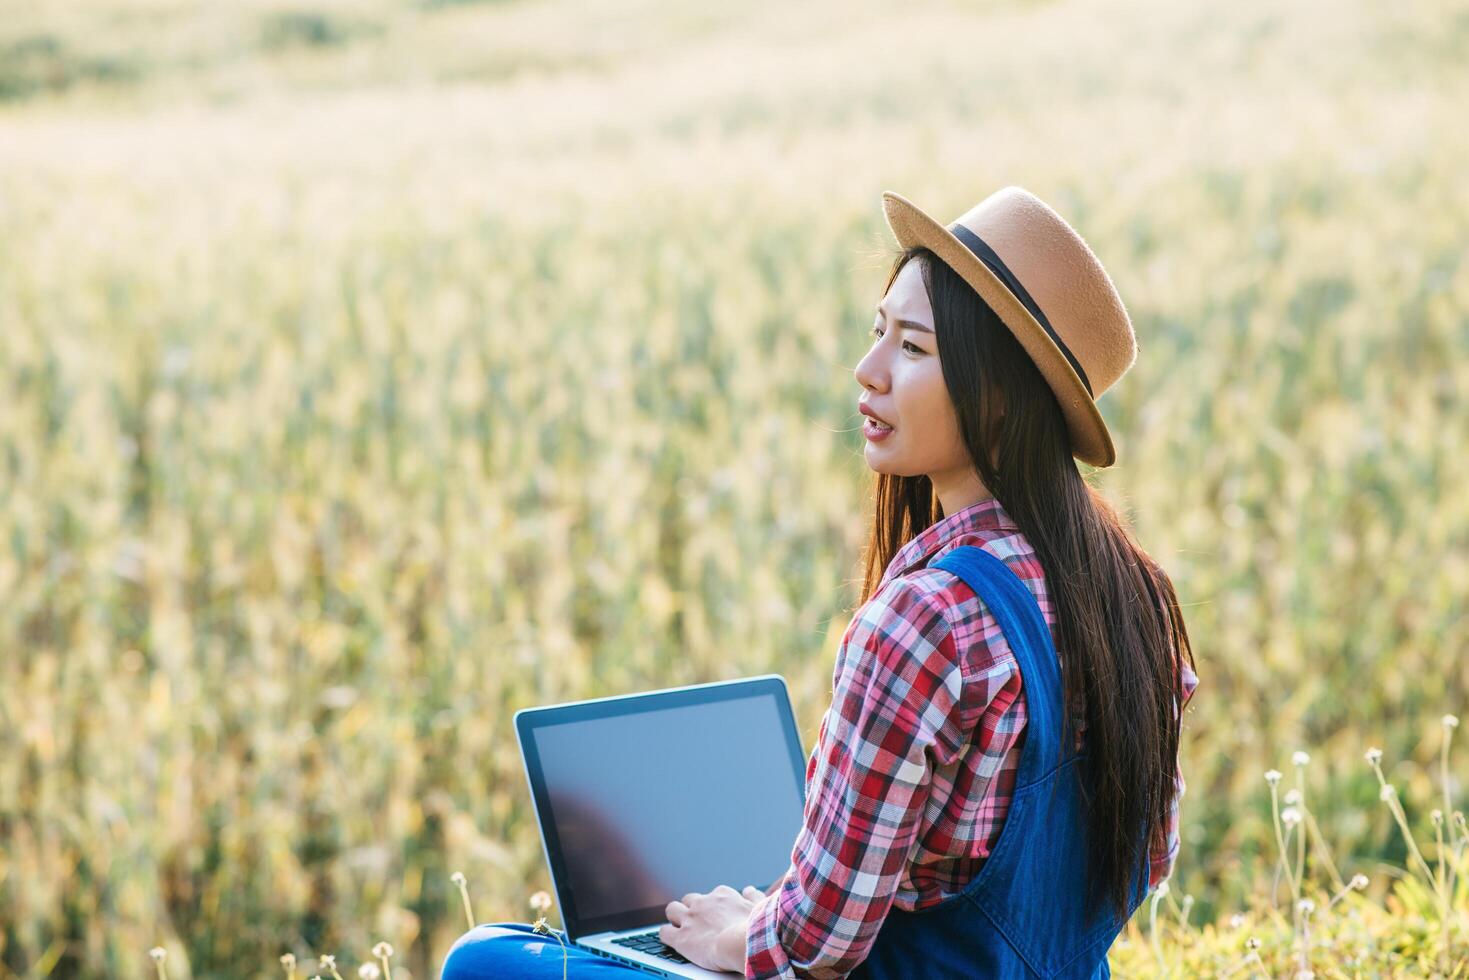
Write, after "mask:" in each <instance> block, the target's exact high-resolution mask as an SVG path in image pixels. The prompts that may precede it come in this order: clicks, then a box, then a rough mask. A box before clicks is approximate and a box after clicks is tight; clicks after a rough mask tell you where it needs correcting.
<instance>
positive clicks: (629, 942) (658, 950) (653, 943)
mask: <svg viewBox="0 0 1469 980" xmlns="http://www.w3.org/2000/svg"><path fill="white" fill-rule="evenodd" d="M612 941H613V942H614V943H616V944H617V945H618V946H626V947H627V948H628V949H635V950H637V951H638V952H639V953H647V954H649V955H650V956H661V957H662V958H663V959H665V960H671V961H672V962H674V963H687V962H689V961H688V960H687V959H685V958H684V956H683V954H681V953H680V952H679V951H678V950H676V949H674V948H673V947H672V946H668V945H665V944H664V942H663V940H661V939H659V938H658V932H657V930H656V929H655V930H654V931H653V932H640V933H638V934H637V935H636V936H623V937H622V938H621V939H614V940H612Z"/></svg>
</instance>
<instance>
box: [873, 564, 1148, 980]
mask: <svg viewBox="0 0 1469 980" xmlns="http://www.w3.org/2000/svg"><path fill="white" fill-rule="evenodd" d="M930 567H932V568H942V569H944V570H946V571H949V572H952V573H953V574H955V575H957V576H958V577H959V578H961V579H963V580H964V582H965V583H966V584H967V585H968V586H969V587H970V588H971V589H973V590H974V592H975V594H976V595H978V596H979V597H980V598H981V599H983V600H984V603H985V605H986V607H988V609H989V611H990V612H991V613H992V614H993V615H994V617H995V619H996V621H998V623H999V625H1000V628H1001V629H1003V630H1004V632H1005V639H1006V640H1007V641H1008V642H1009V644H1010V649H1011V650H1012V651H1013V652H1014V654H1015V659H1016V661H1017V662H1018V664H1019V666H1020V677H1021V685H1022V689H1023V690H1024V692H1025V710H1026V722H1025V742H1024V747H1023V748H1022V750H1021V753H1020V769H1019V771H1018V773H1017V774H1016V777H1015V792H1014V796H1013V797H1012V798H1011V801H1010V809H1009V811H1008V813H1006V815H1005V823H1004V825H1003V826H1002V827H1001V828H1000V836H999V840H998V841H997V842H996V843H995V847H994V850H993V851H992V852H991V854H990V855H989V857H988V858H986V859H985V862H984V864H983V865H981V866H980V869H979V873H978V874H977V875H975V877H974V879H973V880H972V881H971V882H970V883H969V884H968V885H966V886H965V888H964V890H963V891H962V892H960V893H959V894H957V895H952V896H950V897H949V898H947V899H945V900H944V901H942V902H940V903H939V904H937V905H931V906H929V907H927V908H924V909H919V910H918V911H916V912H905V911H903V910H901V909H897V908H894V909H891V910H890V911H889V912H888V915H887V918H885V919H884V920H883V924H882V927H881V929H879V930H878V934H877V938H876V939H875V940H874V941H873V946H872V949H871V951H870V952H869V953H868V955H867V958H866V959H865V960H864V961H863V962H862V963H861V965H859V966H858V967H857V969H856V970H855V971H853V972H852V974H851V976H852V977H853V978H856V980H898V978H909V977H923V978H925V980H927V978H934V980H940V978H950V977H952V978H959V977H964V978H971V977H1003V978H1010V977H1015V978H1022V977H1023V978H1030V977H1068V978H1069V977H1078V978H1093V977H1109V976H1111V970H1110V968H1109V967H1108V965H1107V950H1108V949H1109V948H1110V947H1111V945H1112V941H1113V940H1114V939H1116V938H1117V934H1118V933H1119V932H1121V931H1122V929H1123V927H1124V926H1125V925H1126V923H1125V922H1120V921H1118V920H1117V919H1116V918H1115V916H1114V914H1113V913H1112V912H1111V911H1110V909H1109V908H1108V907H1107V906H1106V905H1105V904H1103V905H1102V906H1101V908H1100V910H1098V911H1097V912H1096V913H1095V914H1093V915H1090V916H1089V915H1088V914H1087V912H1086V908H1085V905H1086V902H1085V894H1086V893H1085V891H1084V885H1085V884H1086V878H1085V869H1086V864H1087V862H1086V858H1087V827H1086V823H1085V820H1084V814H1085V809H1084V805H1083V800H1082V796H1081V787H1080V782H1079V780H1078V779H1077V763H1078V760H1080V759H1081V754H1080V753H1076V752H1072V751H1071V750H1070V746H1067V747H1066V749H1067V751H1066V753H1065V755H1064V757H1063V756H1062V745H1061V738H1062V731H1061V724H1062V715H1061V712H1062V702H1063V698H1062V686H1061V670H1060V663H1059V660H1058V658H1057V655H1056V648H1055V646H1054V645H1053V644H1052V642H1051V631H1050V628H1049V627H1048V626H1047V625H1046V621H1045V617H1044V616H1043V615H1042V614H1041V610H1040V606H1038V605H1037V604H1036V601H1035V597H1034V596H1032V595H1031V593H1030V590H1029V589H1028V588H1027V587H1026V586H1025V583H1023V582H1022V581H1020V579H1019V578H1017V577H1016V576H1015V574H1014V573H1013V572H1011V571H1010V569H1009V568H1008V567H1007V566H1006V565H1005V563H1004V562H1003V561H1001V560H1000V559H998V558H996V557H995V556H994V555H991V554H990V553H989V552H987V551H982V550H980V549H979V548H975V547H961V548H955V549H954V550H952V551H950V552H949V553H947V554H946V555H944V556H943V557H942V558H940V559H939V560H938V561H936V562H934V563H933V565H931V566H930ZM1147 870H1148V866H1147V862H1146V860H1144V861H1143V862H1142V863H1141V865H1140V867H1139V869H1138V877H1137V880H1136V884H1135V886H1134V891H1133V895H1132V901H1131V903H1130V905H1129V911H1131V910H1135V909H1136V908H1137V906H1138V905H1139V904H1140V903H1141V901H1142V897H1143V895H1144V893H1145V892H1146V890H1147V880H1148V878H1147Z"/></svg>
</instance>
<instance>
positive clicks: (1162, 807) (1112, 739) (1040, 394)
mask: <svg viewBox="0 0 1469 980" xmlns="http://www.w3.org/2000/svg"><path fill="white" fill-rule="evenodd" d="M911 259H918V260H919V261H920V263H921V264H922V269H923V284H924V287H925V289H926V290H927V291H928V295H929V299H930V302H931V303H932V305H933V314H934V332H935V336H936V339H937V341H938V344H939V351H940V363H941V365H942V367H943V372H944V384H945V386H946V387H947V388H948V390H949V397H950V399H951V400H952V401H953V403H954V409H955V413H956V415H957V417H958V422H959V433H960V436H961V437H962V438H963V440H964V444H965V446H966V447H967V448H968V450H969V455H970V457H971V458H972V459H973V461H974V465H975V468H976V470H977V472H978V473H979V477H980V479H981V480H982V481H983V482H984V486H985V488H986V489H987V490H988V491H989V492H990V493H992V494H993V495H994V496H995V498H996V499H997V500H998V501H999V504H1000V506H1001V507H1002V508H1004V510H1005V512H1006V513H1007V514H1008V515H1009V516H1010V518H1011V519H1012V520H1013V521H1014V522H1015V524H1016V526H1017V527H1019V528H1020V531H1021V533H1023V534H1024V535H1025V537H1026V539H1027V540H1029V542H1030V544H1031V546H1032V547H1033V548H1034V549H1035V551H1036V556H1037V558H1038V559H1039V561H1040V564H1041V567H1042V569H1043V570H1044V571H1045V576H1046V585H1047V588H1048V590H1049V595H1050V597H1051V599H1052V601H1053V602H1054V604H1055V608H1056V610H1057V628H1056V635H1055V641H1056V648H1057V650H1058V652H1059V653H1060V656H1061V660H1062V683H1063V686H1064V688H1065V692H1066V701H1067V705H1068V710H1067V711H1065V712H1063V715H1064V717H1065V728H1064V731H1065V736H1064V741H1063V744H1064V745H1067V746H1070V745H1074V744H1075V739H1076V732H1075V728H1074V721H1075V719H1076V718H1077V717H1080V718H1081V719H1083V724H1084V732H1085V735H1084V743H1085V744H1084V748H1085V750H1086V753H1085V759H1084V761H1083V762H1082V764H1081V766H1080V769H1081V773H1080V775H1081V779H1082V790H1083V795H1084V797H1085V799H1086V800H1087V806H1088V809H1089V812H1088V815H1087V824H1088V826H1089V828H1090V830H1089V840H1090V845H1089V846H1090V851H1091V853H1090V855H1089V857H1090V868H1089V869H1088V870H1089V874H1088V875H1087V879H1088V883H1089V886H1090V896H1089V900H1090V901H1092V902H1096V901H1098V900H1099V899H1100V898H1102V897H1105V898H1106V900H1107V901H1108V902H1109V903H1110V904H1111V906H1112V908H1113V909H1114V910H1115V911H1116V914H1117V916H1118V918H1119V919H1125V918H1126V917H1127V914H1128V912H1129V905H1130V904H1131V902H1130V899H1131V898H1132V897H1133V895H1132V888H1133V886H1134V883H1135V882H1136V881H1137V879H1138V875H1139V870H1138V869H1139V867H1140V864H1141V862H1142V861H1143V860H1145V848H1148V847H1150V846H1157V847H1160V848H1161V846H1162V844H1163V837H1164V834H1165V832H1166V821H1167V817H1168V812H1169V809H1170V807H1171V806H1172V803H1173V799H1174V794H1175V792H1176V786H1175V782H1174V774H1175V770H1176V767H1177V764H1178V715H1177V712H1176V705H1177V701H1176V700H1175V699H1176V698H1177V697H1178V696H1180V695H1181V693H1182V687H1181V684H1182V680H1181V678H1182V664H1183V663H1184V660H1185V658H1187V662H1188V664H1189V666H1190V667H1192V666H1193V662H1194V659H1193V650H1192V648H1191V647H1190V645H1189V640H1188V631H1187V629H1186V628H1185V626H1184V622H1183V614H1182V613H1181V612H1180V611H1179V608H1178V597H1177V595H1176V594H1175V593H1174V590H1173V584H1172V583H1171V582H1170V581H1169V579H1168V576H1167V575H1166V574H1165V573H1164V572H1163V570H1162V568H1161V567H1159V565H1158V564H1157V563H1156V562H1154V561H1153V560H1152V559H1151V558H1149V557H1148V555H1147V554H1146V553H1145V552H1144V551H1143V549H1142V548H1141V547H1139V546H1138V544H1137V542H1136V541H1134V540H1133V538H1132V536H1131V533H1130V532H1129V530H1128V529H1127V528H1126V527H1125V526H1124V524H1123V521H1122V520H1121V519H1120V518H1119V517H1118V515H1117V513H1116V511H1115V510H1114V509H1113V508H1112V506H1111V505H1110V504H1109V503H1108V502H1107V500H1106V499H1105V498H1104V497H1103V496H1102V495H1101V494H1100V493H1099V492H1098V491H1097V490H1095V489H1094V488H1093V487H1092V486H1091V485H1090V484H1088V483H1087V482H1086V480H1085V479H1084V478H1083V477H1082V474H1081V472H1080V470H1079V469H1078V468H1077V464H1076V460H1075V459H1074V458H1073V457H1072V455H1071V448H1070V443H1069V440H1068V437H1067V431H1066V422H1065V418H1064V416H1063V415H1062V414H1061V406H1060V403H1059V402H1058V401H1057V400H1056V396H1055V394H1054V393H1053V392H1052V390H1051V388H1050V386H1049V385H1048V384H1047V383H1046V381H1045V379H1044V378H1043V377H1042V376H1041V373H1040V370H1039V369H1038V368H1037V367H1036V366H1035V362H1034V361H1032V360H1031V359H1030V356H1029V355H1028V354H1026V352H1025V349H1024V348H1023V347H1021V346H1020V343H1019V341H1017V340H1016V339H1015V337H1014V335H1013V334H1012V333H1011V332H1010V331H1009V329H1008V328H1007V327H1006V326H1005V325H1004V323H1002V322H1001V321H1000V319H999V317H997V316H996V315H995V313H994V311H993V310H991V309H990V307H989V305H988V304H986V303H985V302H984V300H983V299H982V298H981V297H980V296H979V294H978V293H977V292H975V291H974V289H973V288H972V287H971V286H970V285H969V284H968V283H966V282H965V281H964V280H963V279H962V278H961V277H960V276H959V275H958V273H956V272H954V270H953V269H951V268H950V267H949V266H948V265H947V264H946V263H944V262H943V260H941V259H939V258H938V257H937V256H935V255H934V254H933V253H932V252H930V251H929V250H928V249H925V248H922V247H921V246H918V247H913V248H910V249H908V250H906V251H903V252H900V253H899V254H898V256H897V259H896V261H895V262H894V264H893V270H892V273H891V275H890V276H889V277H888V287H891V286H892V283H893V280H894V279H895V278H897V275H898V272H899V271H900V270H901V269H902V268H903V265H904V264H905V263H906V262H908V261H909V260H911ZM886 289H887V287H885V288H884V292H886ZM1002 405H1003V412H1002V411H1001V406H1002ZM943 516H944V515H943V507H942V505H941V504H940V503H939V501H938V500H937V498H936V495H935V494H934V489H933V484H932V481H930V480H929V478H928V477H927V476H893V475H891V474H886V473H879V474H878V475H877V482H876V487H875V491H874V506H873V523H872V534H871V538H870V540H869V543H868V546H867V550H866V554H865V569H866V570H865V577H864V581H863V585H862V599H861V601H862V602H864V603H865V602H866V601H867V600H868V599H869V598H871V596H872V594H873V592H875V591H876V589H877V586H878V583H879V582H880V581H881V579H882V576H883V573H884V572H885V571H886V569H887V566H888V564H889V563H890V562H891V561H892V559H893V556H894V555H895V554H896V553H897V552H898V550H899V549H900V548H901V547H902V546H903V545H904V544H905V543H907V542H908V541H910V540H912V538H913V537H914V536H915V535H917V534H918V533H919V532H921V531H922V530H923V529H924V528H927V527H929V526H930V525H932V524H934V523H935V522H936V521H938V520H941V519H942V518H943Z"/></svg>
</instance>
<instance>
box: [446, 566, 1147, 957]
mask: <svg viewBox="0 0 1469 980" xmlns="http://www.w3.org/2000/svg"><path fill="white" fill-rule="evenodd" d="M931 567H933V568H942V569H945V570H946V571H949V572H952V573H953V574H955V575H957V576H958V577H959V578H961V579H963V580H964V581H965V583H967V584H968V585H969V587H970V588H971V589H973V590H974V592H975V594H976V595H978V596H980V598H982V599H983V600H984V602H985V605H986V606H987V607H988V608H989V611H990V612H991V613H992V614H993V615H994V617H995V619H996V621H998V623H999V625H1000V628H1001V629H1002V630H1004V632H1005V639H1006V640H1007V641H1008V642H1009V644H1010V649H1011V650H1012V651H1013V652H1014V654H1015V659H1016V661H1017V662H1018V663H1019V665H1020V677H1021V683H1022V688H1023V690H1024V692H1025V707H1026V715H1027V717H1026V725H1025V744H1024V748H1023V749H1022V750H1021V754H1020V770H1019V772H1018V773H1017V775H1016V780H1015V793H1014V796H1013V797H1012V798H1011V801H1010V809H1009V812H1008V813H1007V814H1006V816H1005V823H1004V826H1003V827H1002V828H1001V829H1000V837H999V840H998V842H997V843H996V845H995V849H994V851H993V853H991V854H990V856H989V857H988V858H987V859H985V863H984V864H983V865H982V866H981V868H980V870H979V874H978V875H976V876H975V878H974V880H973V881H971V882H970V883H969V884H968V885H967V886H966V887H965V889H964V890H963V891H962V892H960V893H959V894H957V895H953V896H951V897H949V898H948V899H945V900H944V901H943V902H940V903H939V904H938V905H933V906H929V907H928V908H925V909H920V910H919V911H917V912H904V911H902V910H901V909H897V908H893V909H891V910H889V912H888V915H887V918H885V919H884V920H883V924H882V927H881V928H880V929H879V930H878V934H877V938H876V940H874V942H873V946H872V949H871V950H870V951H869V953H868V955H867V958H866V959H865V960H864V961H863V962H862V963H861V964H860V965H859V966H858V967H857V969H856V970H855V971H853V972H852V973H851V974H850V976H851V977H853V978H854V980H950V978H956V980H957V978H964V980H971V978H974V980H978V978H991V977H999V978H1011V977H1014V978H1022V977H1023V978H1031V977H1066V978H1071V977H1080V978H1095V977H1110V976H1111V971H1110V970H1109V969H1108V966H1107V950H1108V948H1109V947H1110V946H1111V945H1112V941H1113V940H1114V939H1115V938H1116V937H1117V934H1118V933H1119V932H1121V930H1122V928H1123V926H1124V925H1125V923H1122V922H1118V921H1117V920H1116V919H1115V918H1113V917H1112V916H1111V914H1110V912H1108V911H1106V910H1105V907H1104V910H1103V911H1102V912H1100V913H1098V914H1097V915H1096V916H1094V917H1091V918H1088V917H1087V915H1086V914H1085V912H1084V910H1083V905H1084V902H1083V895H1084V893H1083V891H1082V886H1083V884H1084V882H1085V878H1084V874H1085V870H1084V869H1085V868H1086V853H1087V851H1086V846H1087V838H1086V825H1085V823H1084V821H1083V808H1082V800H1081V796H1080V786H1079V785H1078V782H1077V780H1076V778H1075V765H1076V762H1077V760H1078V759H1079V758H1080V755H1079V754H1073V753H1068V754H1067V756H1066V758H1065V759H1064V760H1062V759H1061V757H1060V750H1061V703H1062V694H1061V692H1062V688H1061V673H1060V664H1059V662H1058V659H1057V656H1056V648H1055V647H1054V646H1053V645H1052V643H1051V631H1050V627H1048V626H1047V625H1046V621H1045V618H1044V617H1043V616H1042V615H1041V611H1040V607H1039V606H1038V605H1036V601H1035V597H1034V596H1032V595H1031V594H1030V590H1029V589H1028V588H1027V587H1026V586H1025V583H1023V582H1021V581H1020V579H1018V578H1016V577H1015V574H1014V573H1013V572H1011V571H1010V569H1009V568H1008V567H1007V566H1006V565H1005V563H1004V562H1003V561H1001V560H1000V559H998V558H996V557H995V556H993V555H991V554H990V553H989V552H987V551H982V550H980V549H979V548H975V547H961V548H955V549H954V550H952V551H950V552H949V553H947V554H946V555H944V557H943V558H941V559H939V560H938V561H937V562H935V563H934V564H933V565H932V566H931ZM1058 763H1059V764H1058ZM1146 888H1147V864H1146V862H1144V863H1143V864H1142V865H1141V867H1140V868H1139V876H1138V882H1137V887H1136V889H1135V890H1134V894H1133V900H1132V903H1131V905H1130V908H1131V909H1136V908H1137V906H1138V904H1139V903H1140V902H1141V901H1142V896H1143V894H1144V892H1145V891H1146ZM558 935H560V936H562V938H563V939H564V937H565V934H564V933H559V932H558ZM563 953H565V954H566V956H567V960H568V962H567V976H568V977H594V978H595V977H607V978H608V980H611V978H612V977H613V976H614V975H617V976H618V977H626V976H631V975H632V974H637V973H639V972H640V971H638V970H636V969H635V968H633V967H629V966H624V965H623V964H620V963H618V962H616V961H614V960H608V959H603V958H602V957H599V956H597V955H596V954H594V953H590V952H587V951H586V950H582V949H578V948H575V947H571V948H570V949H569V950H563V948H562V947H561V946H560V945H558V944H557V942H556V940H555V939H554V938H552V937H550V936H544V935H537V934H535V933H534V932H532V931H531V928H530V926H527V925H524V924H521V923H498V924H486V925H480V926H476V927H475V928H474V929H471V930H470V931H469V932H467V933H465V934H464V935H463V936H461V937H460V938H459V940H458V942H456V943H455V944H454V948H453V949H451V950H450V951H449V955H448V957H447V958H446V959H445V961H444V966H443V973H442V975H441V980H479V978H486V980H488V978H496V980H511V978H519V980H531V978H535V980H553V978H556V980H559V978H560V977H561V975H562V969H563V967H562V956H563ZM642 975H644V976H646V974H642Z"/></svg>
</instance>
